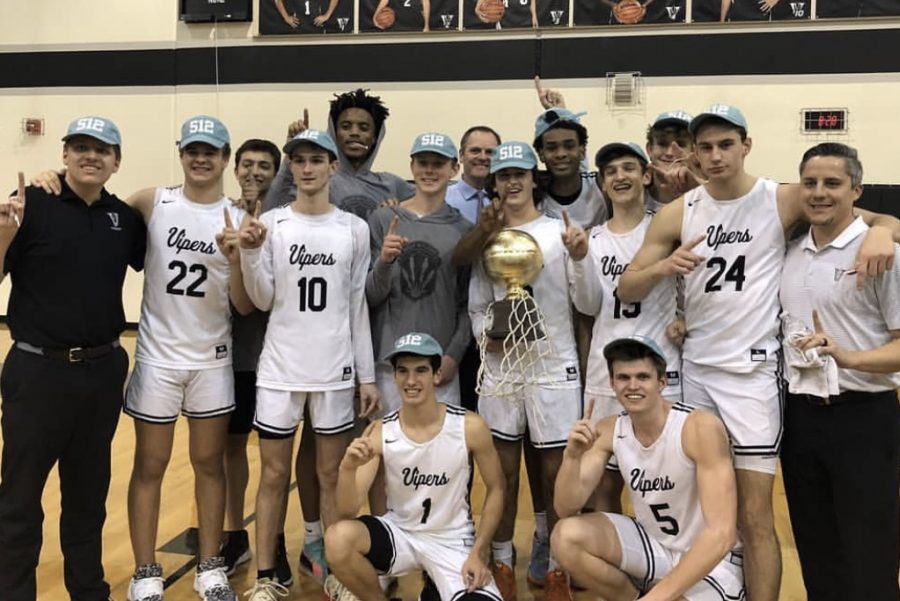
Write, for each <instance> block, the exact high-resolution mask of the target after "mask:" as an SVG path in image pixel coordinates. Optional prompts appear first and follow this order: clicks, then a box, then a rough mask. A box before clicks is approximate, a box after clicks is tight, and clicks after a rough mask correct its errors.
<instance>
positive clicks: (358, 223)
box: [241, 205, 375, 391]
mask: <svg viewBox="0 0 900 601" xmlns="http://www.w3.org/2000/svg"><path fill="white" fill-rule="evenodd" d="M260 219H261V221H262V222H263V223H264V224H265V226H266V228H267V229H268V233H267V235H266V240H265V242H264V243H263V245H262V247H261V248H260V249H258V250H257V251H249V252H248V251H242V252H241V267H242V272H243V277H244V282H245V286H246V287H247V294H248V295H249V296H250V298H251V300H253V302H254V304H257V306H258V307H259V308H261V309H263V310H269V309H271V313H270V315H269V325H268V328H267V329H266V338H265V342H264V344H263V350H262V354H261V355H260V359H259V369H258V371H257V380H256V381H257V384H258V385H259V386H263V387H265V388H271V389H274V390H303V391H320V390H338V389H343V388H350V387H352V386H353V385H354V384H355V383H356V377H357V376H359V380H360V382H363V383H370V382H374V381H375V368H374V354H373V351H372V337H371V336H372V335H371V329H370V327H369V310H368V307H367V306H366V295H365V286H366V274H367V272H368V269H369V226H368V225H366V223H365V222H364V221H363V220H362V219H360V218H359V217H357V216H356V215H353V214H352V213H345V212H344V211H341V210H338V209H333V210H331V211H329V212H328V213H326V214H324V215H306V214H302V213H298V212H297V211H295V210H294V209H293V208H291V206H290V205H288V206H283V207H279V208H277V209H273V210H271V211H268V212H267V213H265V214H264V215H263V216H262V217H261V218H260Z"/></svg>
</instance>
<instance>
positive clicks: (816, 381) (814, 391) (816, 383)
mask: <svg viewBox="0 0 900 601" xmlns="http://www.w3.org/2000/svg"><path fill="white" fill-rule="evenodd" d="M781 323H782V329H783V330H784V342H783V344H782V348H783V349H784V363H785V372H786V375H787V380H788V390H789V391H791V392H792V393H793V394H809V395H812V396H817V397H823V398H828V397H830V396H837V395H838V394H840V392H841V391H840V388H839V387H838V366H837V363H835V361H834V357H832V356H830V355H824V356H823V355H820V354H819V349H817V348H811V349H808V350H805V351H801V350H800V349H799V348H797V346H795V345H796V344H797V341H798V340H800V339H802V338H806V337H807V336H812V334H813V331H812V330H810V329H809V328H808V327H806V326H805V325H803V324H802V323H801V322H799V321H797V320H794V319H791V318H790V317H789V316H788V315H787V314H785V315H782V321H781Z"/></svg>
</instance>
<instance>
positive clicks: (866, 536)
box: [780, 143, 900, 601]
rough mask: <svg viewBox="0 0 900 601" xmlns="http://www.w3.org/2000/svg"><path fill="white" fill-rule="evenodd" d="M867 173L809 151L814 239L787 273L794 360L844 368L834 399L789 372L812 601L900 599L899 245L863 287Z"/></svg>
mask: <svg viewBox="0 0 900 601" xmlns="http://www.w3.org/2000/svg"><path fill="white" fill-rule="evenodd" d="M862 175H863V170H862V164H861V163H860V161H859V157H858V155H857V153H856V150H854V149H853V148H850V147H849V146H845V145H843V144H836V143H824V144H819V145H818V146H814V147H813V148H810V149H809V150H807V151H806V153H805V154H804V155H803V160H802V162H801V163H800V181H801V186H802V194H803V201H804V202H803V208H804V210H805V212H806V216H807V218H808V219H809V222H810V231H809V234H807V235H806V236H803V237H801V238H798V239H797V240H794V241H793V242H792V243H791V245H790V247H789V248H788V253H787V257H786V259H785V266H784V271H783V273H782V276H781V297H780V298H781V306H782V309H783V311H784V313H783V315H782V330H783V333H784V337H785V360H786V361H785V362H786V363H787V364H788V365H790V364H791V363H793V362H794V361H788V358H789V357H791V358H792V359H794V358H796V353H795V352H792V348H791V346H792V345H793V347H794V348H796V349H797V350H799V351H804V352H806V353H807V354H813V355H814V356H815V355H818V357H819V358H825V357H830V358H831V359H833V360H834V362H835V363H836V365H837V368H836V369H835V372H834V373H835V376H836V380H837V382H836V386H835V389H834V390H832V391H829V389H828V386H827V385H820V386H817V387H816V386H811V387H802V388H801V387H800V385H801V384H802V383H803V382H810V379H811V378H810V377H809V376H806V377H803V378H802V380H803V381H798V380H800V379H801V378H800V377H798V376H799V375H800V372H813V373H815V372H816V371H817V370H816V369H815V368H812V369H807V368H801V369H791V368H788V369H787V373H788V381H789V384H790V388H789V392H788V395H787V402H786V407H785V423H784V447H783V449H782V452H781V467H782V470H783V475H784V487H785V491H786V493H787V500H788V508H789V509H790V512H791V527H792V528H793V531H794V539H795V540H796V541H797V552H798V553H799V555H800V566H801V568H802V571H803V580H804V584H805V585H806V592H807V597H808V599H809V600H810V601H825V600H835V601H836V600H839V599H898V598H900V590H898V587H897V570H898V558H900V548H898V540H900V525H898V515H900V507H898V501H897V489H898V487H900V471H898V470H897V466H898V465H900V409H898V406H897V387H898V386H900V247H897V246H895V247H894V265H893V267H892V268H891V269H890V270H888V271H886V272H885V273H884V274H882V275H881V276H878V277H875V278H869V279H868V280H866V283H865V287H864V288H863V289H862V290H856V287H855V282H854V279H853V277H852V274H851V273H849V272H850V271H851V270H852V267H853V262H854V258H855V256H856V253H857V251H858V249H859V246H860V244H861V243H862V239H863V237H864V235H865V233H866V231H867V229H868V228H867V226H866V225H865V223H864V222H863V220H862V219H861V218H860V217H857V216H854V214H853V212H854V211H853V204H854V202H855V201H856V200H857V199H858V198H859V196H860V194H861V193H862ZM798 326H801V327H802V329H801V328H800V327H798ZM818 373H819V374H821V376H823V377H821V378H820V381H821V380H826V378H825V377H824V375H825V373H824V371H823V370H821V369H820V370H818ZM829 393H832V394H829Z"/></svg>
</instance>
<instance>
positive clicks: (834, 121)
mask: <svg viewBox="0 0 900 601" xmlns="http://www.w3.org/2000/svg"><path fill="white" fill-rule="evenodd" d="M838 123H840V118H839V117H838V115H837V114H836V113H823V114H821V115H819V127H820V128H821V129H832V128H835V127H837V126H838Z"/></svg>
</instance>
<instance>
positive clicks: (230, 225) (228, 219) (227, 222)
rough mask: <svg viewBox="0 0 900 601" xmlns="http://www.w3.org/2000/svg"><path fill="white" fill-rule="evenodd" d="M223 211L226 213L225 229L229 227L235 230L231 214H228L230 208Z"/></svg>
mask: <svg viewBox="0 0 900 601" xmlns="http://www.w3.org/2000/svg"><path fill="white" fill-rule="evenodd" d="M222 211H223V212H224V213H225V227H227V228H228V229H230V230H233V229H234V222H233V221H231V213H229V212H228V207H225V208H223V209H222Z"/></svg>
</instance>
